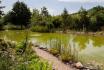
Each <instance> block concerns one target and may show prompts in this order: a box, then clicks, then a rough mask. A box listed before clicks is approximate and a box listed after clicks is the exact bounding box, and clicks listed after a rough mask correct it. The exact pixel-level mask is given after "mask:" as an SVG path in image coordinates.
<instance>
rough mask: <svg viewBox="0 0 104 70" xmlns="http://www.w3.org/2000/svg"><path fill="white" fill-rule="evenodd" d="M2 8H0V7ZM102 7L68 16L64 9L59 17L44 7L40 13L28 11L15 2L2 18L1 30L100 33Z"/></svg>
mask: <svg viewBox="0 0 104 70" xmlns="http://www.w3.org/2000/svg"><path fill="white" fill-rule="evenodd" d="M1 8H2V7H1ZM103 22H104V7H103V6H96V7H93V8H91V9H89V10H86V9H84V8H83V7H81V9H80V10H79V11H78V12H76V13H73V14H69V13H68V11H67V9H66V8H64V10H63V12H62V13H61V14H60V15H56V16H52V15H51V14H50V13H49V12H48V10H47V8H46V7H43V8H41V11H39V10H38V9H34V10H33V11H32V12H30V9H29V8H28V7H27V5H26V4H25V3H23V2H19V1H17V2H16V3H15V4H14V5H13V8H12V10H11V11H9V12H8V13H7V14H5V15H4V16H2V19H1V24H2V25H3V26H2V27H1V29H24V28H30V29H31V30H32V31H36V32H54V31H60V30H61V31H67V30H72V31H73V30H74V31H84V32H87V31H101V30H103V29H104V23H103ZM1 24H0V25H1Z"/></svg>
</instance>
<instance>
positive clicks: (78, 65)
mask: <svg viewBox="0 0 104 70" xmlns="http://www.w3.org/2000/svg"><path fill="white" fill-rule="evenodd" d="M75 67H76V68H77V69H81V68H83V67H84V66H83V65H82V63H81V62H77V63H75Z"/></svg>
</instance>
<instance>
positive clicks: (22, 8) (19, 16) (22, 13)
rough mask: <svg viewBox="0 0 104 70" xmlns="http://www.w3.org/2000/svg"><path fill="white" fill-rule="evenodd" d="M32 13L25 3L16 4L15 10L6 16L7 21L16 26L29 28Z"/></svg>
mask: <svg viewBox="0 0 104 70" xmlns="http://www.w3.org/2000/svg"><path fill="white" fill-rule="evenodd" d="M30 18H31V12H30V10H29V8H28V7H27V5H26V4H25V3H23V2H19V1H18V2H16V3H15V4H14V6H13V9H12V10H11V11H10V12H9V13H8V14H7V15H6V16H5V19H6V20H5V21H6V22H10V23H12V24H14V25H20V26H21V29H22V26H28V25H29V23H30Z"/></svg>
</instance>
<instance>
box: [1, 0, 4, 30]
mask: <svg viewBox="0 0 104 70" xmlns="http://www.w3.org/2000/svg"><path fill="white" fill-rule="evenodd" d="M0 4H1V1H0ZM3 8H5V6H0V29H2V28H3V25H4V24H3V22H4V21H3V19H2V15H4V13H3V11H2V9H3Z"/></svg>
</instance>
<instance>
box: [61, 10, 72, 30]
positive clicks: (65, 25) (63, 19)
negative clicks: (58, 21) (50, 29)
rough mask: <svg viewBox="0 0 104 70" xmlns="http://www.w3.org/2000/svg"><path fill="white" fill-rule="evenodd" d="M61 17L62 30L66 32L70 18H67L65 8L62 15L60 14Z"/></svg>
mask: <svg viewBox="0 0 104 70" xmlns="http://www.w3.org/2000/svg"><path fill="white" fill-rule="evenodd" d="M61 17H62V26H63V29H64V31H66V29H68V28H69V26H70V19H71V16H69V14H68V11H67V9H66V8H64V10H63V13H62V14H61Z"/></svg>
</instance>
